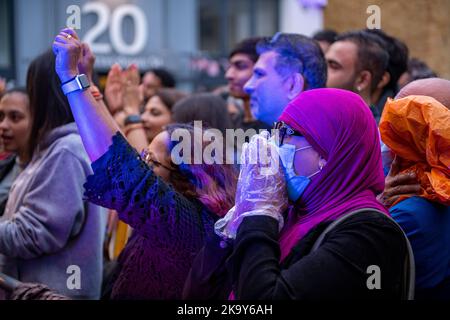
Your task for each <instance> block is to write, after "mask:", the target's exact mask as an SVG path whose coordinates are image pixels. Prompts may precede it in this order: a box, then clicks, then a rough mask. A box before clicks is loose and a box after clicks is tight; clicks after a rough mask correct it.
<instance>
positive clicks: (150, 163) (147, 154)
mask: <svg viewBox="0 0 450 320" xmlns="http://www.w3.org/2000/svg"><path fill="white" fill-rule="evenodd" d="M141 158H142V160H144V162H145V163H146V164H147V165H148V166H149V167H150V168H155V167H162V168H164V169H166V170H169V171H176V170H175V169H173V168H169V167H168V166H166V165H164V164H162V163H161V162H159V161H157V160H155V159H153V158H152V155H151V153H150V152H149V151H148V149H144V150H142V152H141Z"/></svg>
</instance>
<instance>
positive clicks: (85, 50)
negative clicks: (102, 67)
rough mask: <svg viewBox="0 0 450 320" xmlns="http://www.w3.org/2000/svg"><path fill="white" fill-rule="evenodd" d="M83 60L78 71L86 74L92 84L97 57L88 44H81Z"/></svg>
mask: <svg viewBox="0 0 450 320" xmlns="http://www.w3.org/2000/svg"><path fill="white" fill-rule="evenodd" d="M81 49H82V50H81V58H80V61H79V62H78V70H79V71H80V73H84V74H85V75H86V76H87V77H88V78H89V80H90V82H91V83H92V76H93V74H94V64H95V55H94V53H93V52H92V51H91V48H90V47H89V45H88V44H87V43H82V44H81Z"/></svg>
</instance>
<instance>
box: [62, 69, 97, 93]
mask: <svg viewBox="0 0 450 320" xmlns="http://www.w3.org/2000/svg"><path fill="white" fill-rule="evenodd" d="M90 86H91V84H90V83H89V79H88V77H87V76H86V75H85V74H79V75H77V76H76V77H75V78H73V79H72V80H69V81H67V82H66V83H64V84H63V85H61V89H62V91H63V92H64V94H65V95H66V96H67V95H68V94H69V93H71V92H74V91H79V90H86V89H87V88H89V87H90Z"/></svg>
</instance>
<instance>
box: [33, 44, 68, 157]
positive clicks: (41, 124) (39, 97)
mask: <svg viewBox="0 0 450 320" xmlns="http://www.w3.org/2000/svg"><path fill="white" fill-rule="evenodd" d="M27 92H28V96H29V97H30V114H31V119H32V125H31V134H30V141H29V144H28V152H29V156H30V157H31V156H32V155H33V153H34V152H35V150H36V147H37V146H38V144H39V143H40V142H41V141H42V139H44V138H45V136H46V135H47V134H48V133H49V132H50V131H51V130H53V129H54V128H57V127H59V126H62V125H65V124H67V123H70V122H73V121H74V118H73V115H72V111H71V110H70V105H69V102H68V101H67V98H66V96H65V95H64V94H63V93H62V91H61V81H60V80H59V78H58V75H57V74H56V71H55V56H54V54H53V52H52V51H51V50H48V51H46V52H45V53H43V54H41V55H40V56H38V57H37V58H35V59H34V60H33V61H32V62H31V64H30V66H29V68H28V74H27Z"/></svg>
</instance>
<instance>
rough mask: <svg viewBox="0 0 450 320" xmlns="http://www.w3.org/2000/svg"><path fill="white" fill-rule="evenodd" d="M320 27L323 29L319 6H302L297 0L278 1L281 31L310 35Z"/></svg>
mask: <svg viewBox="0 0 450 320" xmlns="http://www.w3.org/2000/svg"><path fill="white" fill-rule="evenodd" d="M310 2H311V1H310ZM321 29H323V10H322V9H321V8H317V7H311V8H303V6H302V5H301V1H299V0H281V1H280V31H281V32H286V33H300V34H304V35H307V36H312V35H313V34H314V33H315V32H316V31H318V30H321Z"/></svg>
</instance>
